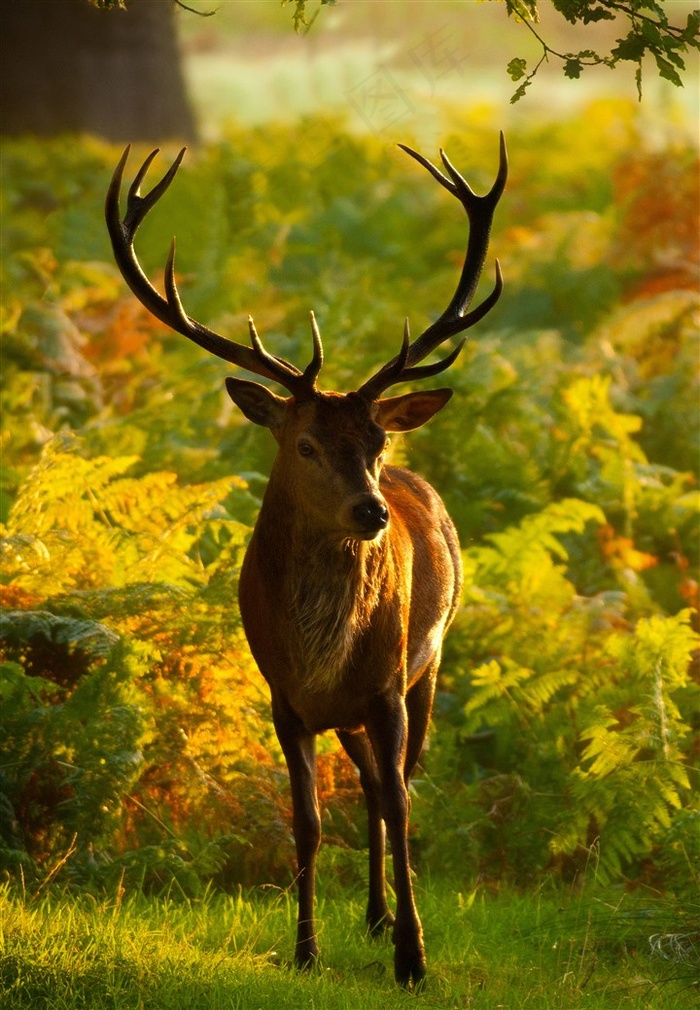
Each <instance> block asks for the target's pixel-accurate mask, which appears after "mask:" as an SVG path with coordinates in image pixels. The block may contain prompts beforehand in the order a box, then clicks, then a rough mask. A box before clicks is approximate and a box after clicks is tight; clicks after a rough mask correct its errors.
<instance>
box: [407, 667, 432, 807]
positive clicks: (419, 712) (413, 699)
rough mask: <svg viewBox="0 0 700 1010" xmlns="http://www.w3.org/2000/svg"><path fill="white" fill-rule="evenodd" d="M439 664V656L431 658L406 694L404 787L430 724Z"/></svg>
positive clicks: (411, 772)
mask: <svg viewBox="0 0 700 1010" xmlns="http://www.w3.org/2000/svg"><path fill="white" fill-rule="evenodd" d="M439 665H440V656H439V655H438V656H436V657H435V658H434V659H432V660H431V662H430V663H429V665H428V666H427V667H426V669H425V672H424V673H423V674H422V676H421V678H420V680H418V681H416V683H415V684H414V685H413V687H412V688H411V689H410V691H409V692H408V694H407V695H406V712H407V714H408V741H407V743H406V763H405V766H404V782H405V783H406V788H408V782H409V779H410V778H411V775H412V774H413V770H414V768H415V767H416V764H417V763H418V761H419V759H420V756H421V752H422V750H423V744H424V743H425V736H426V733H427V732H428V726H429V725H430V716H431V715H432V712H433V699H434V698H435V684H436V680H437V671H438V667H439Z"/></svg>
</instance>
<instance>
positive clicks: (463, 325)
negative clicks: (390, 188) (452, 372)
mask: <svg viewBox="0 0 700 1010" xmlns="http://www.w3.org/2000/svg"><path fill="white" fill-rule="evenodd" d="M399 147H400V148H401V149H402V150H403V151H405V152H406V153H407V154H409V155H410V156H411V157H412V158H414V159H415V160H416V161H417V162H418V163H419V164H420V165H422V166H423V167H424V168H425V169H426V170H427V171H428V172H430V174H431V175H432V176H433V178H434V179H436V180H437V181H438V182H439V183H440V185H441V186H443V187H444V188H445V189H446V190H447V191H448V192H449V193H451V194H452V195H453V196H456V197H457V199H458V200H459V201H460V203H461V204H462V206H463V207H464V210H465V211H466V214H467V217H468V219H469V239H468V242H467V251H466V255H465V259H464V264H463V266H462V272H461V275H460V278H459V283H458V284H457V290H456V291H455V293H454V295H453V297H452V300H451V301H450V303H449V305H448V306H447V308H446V309H445V311H444V312H443V313H442V314H441V315H440V317H439V318H438V319H436V320H435V322H434V323H432V324H431V325H430V326H428V328H427V329H425V330H424V331H423V333H421V335H420V336H419V337H417V339H416V340H414V341H413V343H412V344H410V346H409V347H408V349H407V350H406V347H405V338H404V347H403V348H402V352H401V353H400V354H399V355H398V356H397V357H395V358H392V360H391V361H389V362H388V363H387V364H386V365H384V366H383V367H382V368H381V369H380V370H379V371H378V372H377V373H376V374H375V375H373V376H372V377H371V378H370V379H368V380H367V382H365V383H364V385H363V386H362V387H361V388H360V390H358V392H360V393H361V394H362V395H363V396H365V397H367V398H372V399H376V398H377V397H378V396H379V395H380V394H381V393H383V392H384V390H385V389H387V388H388V387H389V386H391V385H394V384H395V383H397V382H404V381H408V380H410V379H417V378H423V377H425V376H426V375H436V374H437V373H438V372H441V371H444V370H445V369H446V368H449V366H450V365H451V364H452V362H453V361H454V360H455V359H456V358H457V356H458V355H459V352H460V351H461V349H462V347H463V346H464V341H462V342H461V343H460V344H459V346H458V347H457V348H455V350H454V351H453V352H452V353H451V354H449V355H448V356H447V357H446V358H445V359H443V360H442V361H440V362H437V363H436V364H435V365H427V366H423V367H422V368H416V367H414V366H415V365H416V363H417V362H419V361H422V360H423V358H425V357H427V356H428V354H430V353H431V352H432V351H434V350H435V349H436V348H437V347H439V346H440V344H442V343H443V342H444V341H445V340H447V339H448V338H449V337H453V336H456V335H457V334H458V333H462V332H463V331H464V330H466V329H468V328H469V327H471V326H474V325H475V323H477V322H478V321H479V320H480V319H482V318H483V317H484V316H485V315H486V313H487V312H489V311H490V310H491V309H492V308H493V306H494V305H495V304H496V302H497V301H498V299H499V298H500V296H501V292H502V290H503V274H502V272H501V267H500V264H499V262H498V260H496V282H495V285H494V288H493V290H492V292H491V294H489V295H488V296H487V297H486V298H485V299H484V300H483V301H482V302H481V303H480V304H479V305H477V306H476V308H474V309H472V311H471V312H469V311H468V309H469V305H470V304H471V301H472V298H473V297H474V293H475V291H476V288H477V285H478V283H479V277H480V276H481V271H482V269H483V265H484V261H485V259H486V253H487V250H488V243H489V236H490V233H491V223H492V221H493V214H494V211H495V209H496V206H497V204H498V201H499V200H500V198H501V194H502V193H503V189H504V187H505V184H506V179H507V176H508V155H507V151H506V143H505V137H504V135H503V133H501V135H500V149H499V167H498V174H497V175H496V179H495V182H494V184H493V186H492V187H491V189H490V190H489V192H488V193H487V194H486V195H485V196H477V194H476V193H475V192H474V191H473V189H472V188H471V186H470V185H469V183H468V182H467V181H466V179H464V178H463V177H462V176H461V175H460V173H459V172H458V171H457V169H456V168H455V167H454V165H453V164H452V163H451V161H450V160H449V158H448V157H447V155H446V154H445V152H444V151H443V150H442V149H441V150H440V157H441V159H442V163H443V165H444V167H445V170H446V172H447V173H448V174H447V175H445V174H444V173H443V172H441V171H440V169H439V168H437V167H436V166H435V165H433V164H432V162H430V161H428V159H427V158H425V157H423V155H422V154H418V152H417V151H414V150H412V149H411V148H410V147H407V146H406V145H405V144H399ZM402 359H403V361H402Z"/></svg>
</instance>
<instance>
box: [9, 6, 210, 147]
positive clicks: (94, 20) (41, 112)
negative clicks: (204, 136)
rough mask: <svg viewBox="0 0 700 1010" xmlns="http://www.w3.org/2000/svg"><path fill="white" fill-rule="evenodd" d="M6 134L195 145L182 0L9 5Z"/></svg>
mask: <svg viewBox="0 0 700 1010" xmlns="http://www.w3.org/2000/svg"><path fill="white" fill-rule="evenodd" d="M0 17H1V21H2V32H1V33H0V132H2V133H4V134H21V133H33V134H38V135H40V136H51V135H55V134H59V133H66V132H68V133H93V134H97V135H98V136H101V137H104V138H105V139H107V140H114V141H142V140H164V139H167V138H179V139H183V140H191V139H194V135H195V124H194V119H193V116H192V112H191V109H190V106H189V104H188V101H187V96H186V93H185V86H184V80H183V76H182V68H181V63H180V56H179V52H178V46H177V34H176V27H175V5H174V4H173V2H172V0H131V2H130V3H129V7H128V10H120V9H108V10H98V9H96V8H94V7H92V6H90V5H89V4H88V3H87V2H86V0H0Z"/></svg>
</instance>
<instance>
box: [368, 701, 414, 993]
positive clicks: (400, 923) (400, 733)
mask: <svg viewBox="0 0 700 1010" xmlns="http://www.w3.org/2000/svg"><path fill="white" fill-rule="evenodd" d="M367 731H368V734H369V737H370V740H371V742H372V749H373V751H374V755H375V759H376V762H377V767H378V769H379V778H380V782H381V803H382V816H383V818H384V822H385V824H386V830H387V833H388V835H389V841H390V843H391V854H392V861H393V867H394V889H395V891H396V921H395V924H394V974H395V976H396V981H397V982H399V983H400V984H401V985H404V986H410V985H413V986H414V987H416V986H418V985H419V984H420V983H421V982H422V980H423V978H424V977H425V972H426V963H425V948H424V946H423V928H422V926H421V921H420V919H419V917H418V910H417V909H416V903H415V901H414V898H413V887H412V884H411V867H410V862H409V856H408V813H409V809H410V801H409V796H408V789H407V788H406V783H405V781H404V767H405V761H406V742H407V736H408V717H407V714H406V706H405V703H404V699H403V698H401V697H399V696H395V697H386V696H385V697H383V698H381V699H377V700H376V703H375V706H374V709H373V712H372V724H371V725H368V726H367Z"/></svg>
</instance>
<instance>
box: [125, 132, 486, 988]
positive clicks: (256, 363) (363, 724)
mask: <svg viewBox="0 0 700 1010" xmlns="http://www.w3.org/2000/svg"><path fill="white" fill-rule="evenodd" d="M406 150H408V149H407V148H406ZM409 153H410V154H411V155H412V156H413V157H415V158H416V159H417V160H418V161H419V162H420V163H421V164H423V165H424V166H425V167H426V168H428V170H429V171H430V172H431V174H432V175H433V176H434V177H435V178H436V179H437V180H438V181H439V182H440V183H441V185H443V186H444V187H445V188H446V189H448V190H449V191H450V192H451V193H453V195H456V196H458V198H459V199H460V201H461V202H462V204H463V206H464V208H465V210H466V211H467V215H468V217H469V222H470V231H469V244H468V248H467V255H466V259H465V265H464V267H463V270H462V276H461V278H460V283H459V285H458V288H457V292H456V294H455V296H454V298H453V299H452V302H451V303H450V305H449V306H448V308H447V310H446V311H445V312H444V313H443V315H442V316H441V317H440V318H439V319H438V320H437V321H436V322H435V323H433V324H432V325H431V326H430V327H428V329H427V330H425V331H424V333H423V334H421V336H420V337H418V338H417V340H415V341H413V342H412V343H411V342H410V340H409V333H408V325H406V328H405V332H404V341H403V345H402V348H401V351H400V352H399V354H398V355H397V356H396V357H395V358H393V359H392V360H391V361H389V362H388V363H387V364H386V365H384V366H383V367H382V368H381V369H379V371H378V372H377V373H376V374H375V375H374V376H372V377H371V378H370V379H368V380H367V381H366V382H365V383H364V384H363V385H362V386H360V387H359V388H358V389H357V391H355V392H351V393H347V394H341V393H335V392H321V391H320V390H318V389H317V388H316V379H317V377H318V374H319V371H320V368H321V365H322V361H323V353H322V347H321V339H320V335H319V333H318V329H317V327H316V324H315V320H314V319H313V315H312V333H313V340H314V355H313V359H312V361H311V363H310V364H309V365H308V366H307V368H306V369H305V370H304V371H303V372H301V371H300V370H299V369H297V368H296V367H295V366H294V365H291V364H290V363H289V362H286V361H284V360H282V359H280V358H277V357H274V356H272V355H270V354H268V353H267V351H265V349H264V347H263V346H262V343H261V341H260V339H259V337H258V335H257V332H256V330H255V327H254V325H253V322H252V320H250V321H249V328H250V338H251V347H245V346H243V345H240V344H237V343H235V342H234V341H230V340H228V339H227V338H224V337H221V336H219V335H218V334H216V333H214V332H213V331H211V330H208V329H207V328H206V327H204V326H202V325H201V324H200V323H197V322H196V321H194V320H192V319H190V318H189V317H188V316H187V315H186V314H185V311H184V309H183V307H182V304H181V302H180V298H179V293H178V291H177V287H176V285H175V279H174V266H173V257H174V249H173V252H172V253H171V256H170V259H169V261H168V266H167V268H166V274H165V289H166V295H165V297H163V296H162V295H160V294H159V293H158V291H157V290H156V289H155V288H154V287H153V286H152V285H151V283H150V281H148V279H147V278H146V277H145V275H144V274H143V272H142V271H141V268H140V266H139V264H138V261H137V259H136V256H135V253H134V250H133V238H134V235H135V232H136V230H137V228H138V226H139V224H140V222H141V221H142V220H143V218H144V217H145V215H146V214H147V213H148V211H149V210H150V208H151V207H152V206H153V204H154V203H155V202H156V201H157V200H158V199H159V197H160V196H161V194H162V193H163V192H164V190H165V189H166V188H167V186H169V185H170V183H171V182H172V179H173V178H174V175H175V172H176V171H177V168H178V165H179V163H180V159H181V157H182V153H181V155H180V158H178V160H177V161H176V162H175V164H174V165H173V167H172V168H171V169H170V170H169V172H168V173H167V174H166V176H165V177H164V178H163V179H162V180H161V182H160V183H158V184H157V185H156V186H155V187H154V188H153V189H152V190H151V191H150V192H149V193H148V194H147V195H146V196H141V194H140V191H139V185H140V182H141V181H142V180H143V177H144V175H145V173H146V171H147V169H148V166H149V165H150V162H151V160H152V158H153V157H154V155H155V152H154V154H153V155H151V156H150V157H149V159H147V161H146V162H145V163H144V165H143V166H142V168H141V170H140V171H139V173H138V175H137V177H136V180H135V181H134V183H133V184H132V186H131V188H130V190H129V199H128V206H127V212H126V215H125V217H124V219H123V220H122V219H121V216H120V211H119V191H120V184H121V176H122V172H123V168H124V165H125V162H126V157H127V155H128V149H127V151H126V152H125V154H124V157H123V158H122V161H121V162H120V165H119V166H118V167H117V170H116V172H115V175H114V178H113V180H112V184H111V186H110V190H109V193H108V197H107V204H106V213H107V222H108V228H109V231H110V235H111V237H112V243H113V248H114V252H115V256H116V259H117V262H118V264H119V266H120V268H121V270H122V273H123V274H124V277H125V278H126V280H127V282H128V283H129V284H130V286H131V288H132V290H133V291H134V292H135V293H136V294H137V296H138V297H139V298H140V299H141V301H142V302H143V303H144V304H145V305H146V306H147V307H148V308H149V309H150V310H151V311H152V312H153V313H154V314H155V315H156V316H157V317H158V318H160V319H162V320H163V321H165V322H167V323H168V324H169V325H171V326H172V327H173V328H174V329H176V330H178V331H179V332H181V333H183V334H185V335H186V336H188V337H189V338H190V339H192V340H194V341H195V342H196V343H198V344H200V345H201V346H203V347H205V348H206V349H208V350H210V351H212V352H213V353H214V354H216V355H218V356H219V357H222V358H224V359H225V360H228V361H231V362H233V363H234V364H237V365H239V366H241V367H243V368H246V369H248V370H249V371H253V372H255V373H257V374H259V375H262V376H264V377H266V378H268V379H270V378H271V379H273V380H274V381H276V382H278V383H280V384H281V385H282V386H284V387H285V388H286V389H287V390H288V392H289V393H290V394H291V395H290V396H289V397H286V398H285V397H281V396H278V395H277V394H275V393H273V392H272V391H271V390H270V389H268V388H267V387H266V386H263V385H260V384H259V383H256V382H251V381H250V380H244V379H239V378H232V377H229V378H228V379H226V387H227V390H228V393H229V395H230V396H231V398H232V399H233V401H234V402H235V403H236V405H237V406H238V407H239V408H240V410H241V411H242V412H243V414H244V415H245V416H246V417H247V418H248V419H249V420H250V421H252V422H254V423H255V424H258V425H262V426H263V427H266V428H268V429H269V430H270V431H271V432H272V435H273V436H274V438H275V440H276V441H277V443H278V453H277V456H276V459H275V462H274V464H273V467H272V472H271V474H270V479H269V482H268V485H267V489H266V491H265V495H264V498H263V502H262V506H261V509H260V513H259V516H258V520H257V522H256V525H255V529H254V532H253V535H252V538H251V540H250V543H249V546H248V549H247V552H246V555H245V559H244V563H243V567H242V570H241V574H240V580H239V603H240V610H241V616H242V619H243V625H244V628H245V632H246V636H247V638H248V642H249V644H250V648H251V651H252V653H253V656H254V657H255V660H256V662H257V664H258V666H259V668H260V671H261V673H262V674H263V676H264V677H265V679H266V680H267V683H268V685H269V688H270V697H271V706H272V717H273V721H274V725H275V730H276V732H277V736H278V739H279V741H280V744H281V747H282V750H283V752H284V755H285V758H286V761H287V766H288V769H289V778H290V785H291V793H292V808H293V830H294V838H295V843H296V850H297V880H298V890H299V915H298V925H297V940H296V950H295V960H296V963H297V964H298V965H299V966H300V967H306V966H309V965H312V964H314V963H315V962H316V960H317V958H318V946H317V940H316V929H315V924H314V887H315V862H316V854H317V851H318V847H319V844H320V840H321V819H320V814H319V808H318V800H317V794H316V759H315V739H316V736H317V735H318V734H319V733H321V732H323V731H325V730H335V731H336V733H337V734H338V738H339V740H340V742H341V744H342V745H343V747H344V748H345V750H346V751H347V753H348V754H349V756H350V757H351V758H352V760H353V761H354V762H355V764H356V765H357V768H358V769H359V773H360V783H361V786H362V789H363V792H364V795H365V800H366V804H367V811H368V825H369V899H368V904H367V923H368V925H369V928H370V931H371V933H372V934H373V935H376V934H379V933H381V932H382V931H383V930H384V929H385V928H387V927H392V926H393V940H394V945H395V950H394V971H395V976H396V979H397V981H399V982H400V983H401V984H403V985H414V986H417V985H420V984H421V983H422V980H423V978H424V976H425V971H426V964H425V951H424V946H423V935H422V927H421V923H420V919H419V916H418V912H417V910H416V906H415V901H414V898H413V890H412V884H411V872H410V863H409V854H408V814H409V808H410V802H409V797H408V782H409V778H410V775H411V772H412V771H413V769H414V767H415V765H416V762H417V761H418V759H419V757H420V754H421V750H422V748H423V744H424V740H425V735H426V731H427V728H428V724H429V721H430V716H431V711H432V705H433V697H434V693H435V682H436V677H437V671H438V666H439V663H440V655H441V650H442V642H443V638H444V635H445V632H446V631H447V628H448V626H449V624H450V622H451V620H452V618H453V616H454V613H455V610H456V608H457V605H458V601H459V596H460V591H461V584H462V575H461V565H460V551H459V543H458V539H457V534H456V532H455V529H454V526H453V525H452V522H451V520H450V518H449V516H448V515H447V512H446V510H445V507H444V505H443V503H442V501H441V500H440V498H439V496H438V495H437V493H436V492H435V491H434V490H433V488H431V487H430V485H429V484H427V483H426V482H425V481H424V480H422V479H421V478H420V477H418V476H416V475H415V474H413V473H411V472H409V471H408V470H405V469H401V468H397V467H392V466H385V465H384V455H385V450H386V447H387V442H388V438H387V435H388V433H392V432H404V431H411V430H413V429H414V428H417V427H420V426H421V425H423V424H425V423H426V422H427V421H429V420H430V418H431V417H432V416H433V415H434V414H435V413H436V412H437V411H439V410H440V409H442V407H443V406H444V405H445V404H446V403H447V401H448V400H449V398H450V396H451V390H449V389H433V390H428V391H422V392H411V393H406V394H403V395H400V396H392V397H383V396H382V395H381V394H382V393H383V392H384V391H385V390H386V389H387V388H388V387H389V386H391V385H394V384H396V383H398V382H403V381H409V380H414V379H421V378H424V377H426V376H430V375H434V374H437V373H439V372H441V371H443V370H444V369H446V368H447V367H449V365H450V364H452V362H453V361H454V360H455V358H456V357H457V355H458V354H459V352H460V350H461V347H462V344H459V345H458V346H457V347H456V348H455V350H453V351H452V353H451V354H449V355H448V356H447V358H445V359H444V360H442V361H438V362H437V363H436V364H430V365H422V366H417V364H416V363H417V362H419V361H421V360H422V359H423V358H425V357H426V356H427V355H428V354H429V353H430V352H431V351H432V350H434V349H435V347H437V346H438V345H439V344H441V343H442V342H443V341H444V340H445V339H447V338H448V337H450V336H454V335H455V334H457V333H459V332H460V331H462V330H464V329H466V328H467V327H468V326H471V325H473V324H474V323H475V322H477V321H478V319H480V318H481V317H482V316H483V315H484V314H485V313H486V312H487V311H488V310H489V309H490V308H491V306H492V305H493V304H494V303H495V301H496V300H497V299H498V297H499V295H500V291H501V277H500V270H499V269H498V266H497V281H496V287H495V289H494V291H493V293H492V294H491V295H490V296H489V297H488V298H486V299H485V300H484V302H482V303H481V305H479V306H477V308H476V309H474V310H472V311H471V312H467V308H468V305H469V302H470V301H471V298H472V296H473V294H474V290H475V288H476V283H477V281H478V277H479V274H480V272H481V268H482V265H483V261H484V258H485V255H486V248H487V244H488V236H489V229H490V224H491V218H492V216H493V211H494V209H495V206H496V203H497V202H498V199H499V197H500V194H501V192H502V190H503V186H504V184H505V178H506V158H505V147H504V144H503V141H501V165H500V169H499V173H498V177H497V179H496V183H495V184H494V186H493V188H492V190H491V192H490V193H489V194H487V196H485V197H477V196H476V195H475V194H474V193H473V192H472V191H471V189H470V188H469V186H468V185H467V183H466V182H465V181H464V180H463V179H462V177H461V176H460V175H459V173H457V172H456V170H455V169H454V168H453V167H452V166H451V165H450V163H449V161H448V160H447V158H446V157H445V156H444V155H442V158H443V163H444V165H445V167H446V169H447V171H448V173H449V178H448V177H447V176H444V175H443V174H442V173H441V172H440V171H439V170H438V169H436V168H435V167H434V166H433V165H431V164H430V163H429V162H427V161H425V159H423V158H422V157H421V156H420V155H417V154H415V152H412V151H409ZM385 834H387V835H388V837H389V841H390V843H391V852H392V862H393V870H394V890H395V893H396V912H395V915H392V913H391V912H390V911H389V908H388V904H387V899H386V885H385V877H384V857H385Z"/></svg>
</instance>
